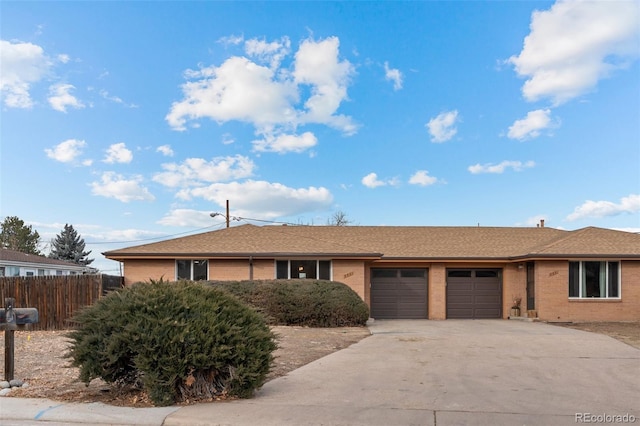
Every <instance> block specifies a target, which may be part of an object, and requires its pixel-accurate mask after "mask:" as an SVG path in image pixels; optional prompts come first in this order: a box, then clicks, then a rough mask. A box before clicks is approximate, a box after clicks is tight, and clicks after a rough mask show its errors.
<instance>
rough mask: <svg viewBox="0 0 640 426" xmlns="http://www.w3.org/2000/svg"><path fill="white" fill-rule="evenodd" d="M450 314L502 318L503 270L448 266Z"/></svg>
mask: <svg viewBox="0 0 640 426" xmlns="http://www.w3.org/2000/svg"><path fill="white" fill-rule="evenodd" d="M447 318H468V319H486V318H502V271H501V270H500V269H448V270H447Z"/></svg>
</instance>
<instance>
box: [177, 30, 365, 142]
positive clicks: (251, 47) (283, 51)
mask: <svg viewBox="0 0 640 426" xmlns="http://www.w3.org/2000/svg"><path fill="white" fill-rule="evenodd" d="M338 47H339V41H338V39H337V38H336V37H330V38H327V39H324V40H320V41H314V40H305V41H303V42H302V43H301V45H300V47H299V48H298V50H297V52H296V53H295V55H294V60H293V63H292V66H286V67H285V66H280V64H281V61H283V60H284V59H285V56H290V55H289V41H288V39H287V38H282V39H281V40H279V41H275V42H271V43H267V42H266V41H259V40H255V39H254V40H249V41H248V42H247V43H246V44H245V49H247V51H248V52H249V53H250V54H251V56H252V57H257V59H258V60H259V61H262V62H264V61H266V62H268V63H269V66H263V65H260V64H259V63H256V62H254V61H252V60H250V59H248V58H246V57H238V56H233V57H230V58H228V59H227V60H226V61H224V62H223V63H222V64H221V65H220V66H215V65H212V66H210V67H204V68H201V69H199V70H187V71H186V72H185V77H186V78H187V79H188V80H189V81H187V82H186V83H184V84H183V85H182V86H181V88H182V92H183V99H182V100H181V101H178V102H174V103H173V104H172V106H171V109H170V111H169V113H168V114H167V116H166V120H167V122H168V123H169V125H170V126H171V127H172V128H173V129H174V130H185V129H186V128H187V124H188V123H191V122H193V121H195V120H198V119H201V118H210V119H212V120H214V121H217V122H218V123H224V122H227V121H231V120H237V121H243V122H247V123H251V124H253V125H254V126H255V131H256V134H258V135H272V136H273V135H278V134H284V133H287V132H289V131H291V130H295V129H296V127H297V126H299V125H301V124H308V123H315V124H324V125H327V126H330V127H333V128H337V129H338V130H340V131H342V132H343V133H345V134H347V135H349V134H353V133H355V132H356V131H357V125H356V124H355V123H354V122H353V120H352V119H351V117H348V116H345V115H340V114H337V110H338V108H339V106H340V104H341V103H342V101H344V100H346V99H347V87H348V85H349V83H350V77H351V75H352V74H354V72H355V71H354V67H353V65H351V63H349V62H348V61H347V60H342V61H340V60H339V49H338ZM291 68H292V69H293V71H289V69H291ZM301 92H303V93H309V96H308V98H307V99H306V100H305V99H301ZM301 102H303V104H304V107H300V104H301ZM191 124H192V125H196V124H193V123H191Z"/></svg>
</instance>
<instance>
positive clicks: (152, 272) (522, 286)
mask: <svg viewBox="0 0 640 426" xmlns="http://www.w3.org/2000/svg"><path fill="white" fill-rule="evenodd" d="M252 264H253V265H252V269H253V279H256V280H263V279H274V278H275V261H274V260H273V259H260V260H253V261H252ZM371 267H385V268H386V267H389V268H398V267H407V268H416V267H419V268H428V316H429V319H445V318H446V316H447V312H446V306H447V303H446V294H447V290H446V271H447V268H500V269H502V271H503V279H502V317H503V318H508V316H509V315H510V310H511V305H512V301H513V297H514V296H519V297H521V298H522V303H521V309H522V314H524V313H525V312H526V265H525V264H524V263H508V264H504V263H486V264H481V263H473V264H471V263H421V262H411V263H401V262H373V263H371V262H365V261H362V260H340V259H338V260H333V261H332V272H333V280H334V281H338V282H342V283H344V284H346V285H348V286H349V287H350V288H351V289H353V290H354V291H355V292H356V293H357V294H358V295H359V296H360V297H361V298H362V299H363V300H364V301H365V302H366V303H367V304H369V305H371V300H370V285H369V283H370V280H371V278H370V268H371ZM534 272H535V303H536V308H537V309H536V310H537V313H538V318H540V319H542V320H546V321H632V320H640V261H622V262H621V298H620V299H609V300H606V299H569V296H568V282H569V263H568V261H566V260H558V261H536V262H535V271H534ZM124 274H125V284H126V285H131V284H133V283H135V282H138V281H149V280H150V279H153V280H159V279H160V278H164V279H165V280H174V279H175V260H126V261H125V262H124ZM249 278H250V265H249V260H219V259H211V260H209V279H211V280H247V279H249Z"/></svg>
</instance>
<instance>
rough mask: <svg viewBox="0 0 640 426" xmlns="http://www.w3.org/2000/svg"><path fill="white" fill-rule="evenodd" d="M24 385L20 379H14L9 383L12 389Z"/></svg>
mask: <svg viewBox="0 0 640 426" xmlns="http://www.w3.org/2000/svg"><path fill="white" fill-rule="evenodd" d="M22 383H23V382H22V380H20V379H13V380H11V381H10V382H9V384H10V385H11V387H12V388H19V387H20V386H22Z"/></svg>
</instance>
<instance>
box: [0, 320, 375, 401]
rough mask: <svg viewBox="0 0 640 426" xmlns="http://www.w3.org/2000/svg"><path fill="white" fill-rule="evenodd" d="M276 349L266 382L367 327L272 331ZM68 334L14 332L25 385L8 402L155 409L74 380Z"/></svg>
mask: <svg viewBox="0 0 640 426" xmlns="http://www.w3.org/2000/svg"><path fill="white" fill-rule="evenodd" d="M272 329H273V332H274V333H275V334H276V336H278V349H277V350H276V351H275V353H274V356H275V361H274V365H273V367H272V371H271V372H270V373H269V376H268V380H272V379H274V378H276V377H280V376H284V375H286V374H287V373H288V372H290V371H292V370H295V369H296V368H299V367H302V366H303V365H305V364H308V363H310V362H312V361H315V360H316V359H318V358H322V357H323V356H326V355H329V354H330V353H332V352H335V351H338V350H340V349H344V348H346V347H348V346H350V345H352V344H353V343H356V342H358V341H360V340H362V339H363V338H365V337H367V336H369V335H370V333H369V330H368V329H367V328H366V327H339V328H307V327H273V328H272ZM65 334H66V331H31V332H29V331H16V332H15V334H14V336H15V337H14V340H15V355H14V358H15V366H14V378H16V379H20V380H23V381H24V382H26V383H28V384H29V387H28V388H26V389H22V388H19V389H18V388H14V389H12V391H11V393H10V395H9V396H10V397H23V398H49V399H53V400H58V401H65V402H103V403H106V404H111V405H119V406H128V407H150V406H152V405H153V404H152V403H151V402H150V401H149V399H148V398H147V396H146V395H145V394H144V392H142V391H137V390H130V389H129V390H123V389H116V388H115V387H112V386H109V385H108V384H106V383H104V382H102V381H101V380H93V381H92V382H91V383H90V384H89V386H85V384H84V383H82V382H79V381H78V375H79V372H78V369H77V368H75V367H71V366H69V360H68V359H66V358H65V357H64V354H65V353H66V352H67V348H68V345H69V344H68V340H67V339H66V338H65ZM4 340H5V339H4V332H0V352H1V353H0V367H1V368H2V373H1V374H0V380H4Z"/></svg>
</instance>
